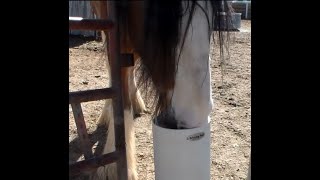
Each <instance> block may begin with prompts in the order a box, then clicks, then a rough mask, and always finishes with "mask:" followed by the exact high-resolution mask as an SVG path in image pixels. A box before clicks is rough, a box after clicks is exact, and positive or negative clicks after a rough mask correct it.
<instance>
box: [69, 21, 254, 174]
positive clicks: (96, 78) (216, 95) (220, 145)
mask: <svg viewBox="0 0 320 180" xmlns="http://www.w3.org/2000/svg"><path fill="white" fill-rule="evenodd" d="M241 27H242V28H241V31H240V32H234V33H232V34H231V42H232V44H231V45H230V60H228V61H227V64H226V66H225V69H224V75H223V81H222V76H221V68H220V66H219V63H218V59H217V58H219V56H218V55H219V54H218V49H213V44H211V58H212V59H213V62H211V71H212V74H211V75H212V77H211V78H212V87H213V89H212V90H213V99H214V109H213V110H212V113H211V119H212V122H211V137H212V141H211V179H214V180H217V179H219V180H241V179H245V178H246V174H247V170H248V164H249V157H250V147H251V21H247V20H242V24H241ZM107 74H108V73H107V70H106V66H105V63H104V61H103V59H102V43H101V42H99V41H95V40H94V39H93V38H81V37H70V38H69V91H70V92H71V91H79V90H87V89H96V88H104V87H108V85H107V83H108V82H109V77H108V75H107ZM145 101H146V104H147V107H148V101H147V100H146V99H145ZM81 105H82V110H83V114H84V118H85V121H86V126H87V130H88V133H89V137H90V140H91V143H92V144H93V150H95V151H96V152H98V151H101V149H100V150H99V149H96V148H97V141H98V140H99V141H103V134H104V133H105V130H104V129H101V128H97V126H96V124H97V120H98V117H99V115H100V113H101V110H102V108H103V105H104V101H102V100H101V101H93V102H87V103H82V104H81ZM150 120H151V119H150V114H145V115H143V116H141V117H138V118H136V119H135V128H136V129H135V131H136V132H135V137H136V149H137V153H136V157H137V162H138V174H139V179H144V180H153V179H154V165H153V144H152V131H151V121H150ZM69 124H70V125H69V149H70V150H69V162H70V163H72V162H75V161H79V160H82V159H83V155H82V154H81V150H80V144H79V139H78V137H77V129H76V126H75V122H74V118H73V113H72V109H71V106H69Z"/></svg>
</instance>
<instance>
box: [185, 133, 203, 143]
mask: <svg viewBox="0 0 320 180" xmlns="http://www.w3.org/2000/svg"><path fill="white" fill-rule="evenodd" d="M203 136H204V132H200V133H196V134H192V135H190V136H188V137H187V140H189V141H197V140H199V139H201V138H203Z"/></svg>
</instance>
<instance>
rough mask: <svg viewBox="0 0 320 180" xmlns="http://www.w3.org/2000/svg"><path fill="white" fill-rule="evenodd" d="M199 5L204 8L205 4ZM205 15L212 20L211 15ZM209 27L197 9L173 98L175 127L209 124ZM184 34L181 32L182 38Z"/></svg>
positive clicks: (184, 20)
mask: <svg viewBox="0 0 320 180" xmlns="http://www.w3.org/2000/svg"><path fill="white" fill-rule="evenodd" d="M199 4H201V6H202V7H204V5H203V4H204V2H199ZM209 9H210V8H208V11H210V10H209ZM208 13H209V14H208V15H209V17H211V14H210V13H211V12H208ZM187 19H188V16H185V17H184V18H183V22H182V23H183V24H182V30H184V29H185V28H186V23H187ZM208 28H209V27H208V23H207V20H206V18H205V14H204V12H203V11H202V10H201V9H200V8H199V7H196V9H195V13H194V16H193V18H192V21H191V24H190V27H189V29H188V33H187V35H186V39H185V43H184V47H183V50H182V52H181V57H180V61H179V64H178V66H179V68H178V72H177V75H176V81H175V87H174V90H173V96H172V108H173V110H174V113H175V119H176V120H177V125H178V128H195V127H200V126H201V125H203V124H205V123H208V121H209V118H208V116H209V114H210V112H211V110H212V107H213V100H212V97H211V84H210V68H209V52H210V48H209V46H210V37H209V36H210V34H208ZM182 32H184V31H182ZM183 34H184V33H181V36H183ZM181 39H182V38H181ZM180 43H181V42H180ZM179 46H181V45H180V44H179ZM178 53H179V51H178Z"/></svg>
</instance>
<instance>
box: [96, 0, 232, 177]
mask: <svg viewBox="0 0 320 180" xmlns="http://www.w3.org/2000/svg"><path fill="white" fill-rule="evenodd" d="M90 3H91V6H92V9H93V12H94V13H95V14H96V15H97V17H98V18H100V19H106V18H108V8H109V7H110V6H109V3H111V2H110V1H91V2H90ZM220 12H224V13H225V14H226V16H225V18H219V17H220V16H218V15H219V13H220ZM119 13H121V16H122V18H121V21H120V22H118V23H119V25H120V30H121V37H120V39H121V48H120V49H121V53H132V54H133V55H134V63H135V66H137V67H128V68H124V69H123V70H122V71H121V73H122V75H123V76H124V77H126V78H125V81H126V82H125V83H126V86H125V87H124V88H125V89H124V97H123V99H124V118H125V133H126V138H125V139H126V148H127V152H126V153H127V161H128V164H127V165H128V179H130V180H137V179H138V174H137V172H136V160H135V157H134V156H135V144H134V129H133V114H140V113H143V112H146V111H147V109H146V107H145V104H144V102H143V100H142V98H141V94H140V92H139V89H140V88H141V89H143V90H148V89H150V88H151V89H152V92H154V93H153V94H154V96H153V97H154V110H153V112H152V117H153V123H154V128H153V131H154V135H153V136H154V140H155V143H154V146H155V156H157V155H158V154H162V155H161V157H155V167H156V171H155V173H156V179H157V178H158V179H177V180H180V179H208V177H209V176H210V173H209V174H208V167H209V166H210V164H208V163H210V162H209V159H210V154H208V152H209V151H210V143H209V142H208V139H207V138H208V136H209V137H210V126H209V124H210V117H209V114H210V112H211V110H212V108H213V99H212V92H211V84H210V81H211V80H210V67H209V61H210V59H209V51H210V49H209V46H210V37H211V34H212V31H213V28H214V26H215V25H216V26H217V27H216V29H218V33H217V34H218V42H219V46H220V53H221V55H222V56H223V51H224V47H225V46H226V45H227V43H225V42H226V40H227V39H228V38H227V39H226V38H224V37H225V36H224V35H223V33H224V32H223V28H222V24H227V28H228V24H229V22H230V16H231V13H232V8H231V6H230V4H229V3H228V2H227V1H226V0H224V1H221V0H210V1H196V0H192V1H184V0H171V1H156V0H145V1H127V2H126V4H125V5H123V6H121V8H119ZM215 19H217V20H218V23H216V24H215V23H214V21H215ZM227 28H224V31H226V32H227V33H228V29H227ZM213 38H215V36H214V37H213ZM102 40H103V42H104V43H105V44H106V45H108V43H107V42H108V33H107V32H102ZM222 59H223V58H222ZM136 69H138V71H139V73H140V76H139V80H138V81H137V80H136V79H135V78H136V77H135V71H136ZM137 82H138V83H137ZM99 123H100V124H103V125H106V126H108V135H107V142H106V145H105V148H104V151H103V153H109V152H113V151H114V150H115V146H114V129H113V125H114V119H113V116H112V105H111V100H106V103H105V106H104V108H103V111H102V113H101V115H100V118H99ZM208 127H209V128H208ZM204 129H205V130H204ZM200 130H201V131H200ZM188 131H190V132H191V131H192V133H193V134H192V133H191V135H188V137H186V139H187V140H189V141H190V142H199V141H202V140H203V139H206V140H205V142H204V143H202V145H201V146H203V147H201V148H198V149H199V150H197V148H195V147H191V148H189V147H183V146H184V145H178V146H176V147H175V144H172V143H171V144H166V143H167V142H165V141H167V140H171V139H174V138H175V137H177V136H180V135H179V133H177V132H182V133H184V132H188ZM170 133H173V135H172V136H171V137H169V136H168V135H169V134H170ZM194 133H195V134H194ZM208 134H209V135H208ZM176 144H179V143H176ZM194 144H195V143H194ZM156 146H157V147H156ZM188 146H189V145H188ZM192 146H194V145H192ZM168 148H169V150H168ZM170 148H172V149H170ZM188 149H191V150H195V153H194V154H196V153H197V152H199V153H198V154H199V155H195V156H194V157H191V156H189V155H188V158H185V157H184V158H181V157H183V156H186V154H184V153H185V151H188ZM203 149H204V150H203ZM167 151H168V152H170V151H171V153H167V154H165V153H163V152H167ZM174 151H176V152H174ZM175 153H176V154H175ZM163 154H164V155H163ZM172 154H175V155H174V156H176V157H178V156H179V154H182V156H181V157H179V158H180V159H179V160H177V163H175V160H174V159H170V158H175V157H174V156H173V155H172ZM159 156H160V155H159ZM200 156H201V157H200ZM185 160H186V161H185ZM188 160H190V161H189V162H187V161H188ZM168 162H170V163H168ZM202 164H205V165H203V166H204V167H203V168H202V167H198V168H192V167H191V168H190V167H188V168H186V169H187V170H186V169H183V168H184V167H183V168H182V166H192V165H197V166H202ZM166 166H167V168H166ZM169 166H170V167H169ZM157 168H158V170H157ZM196 169H197V170H196ZM203 169H204V170H203ZM174 171H176V172H174ZM90 178H91V179H108V180H110V179H111V180H114V179H117V173H116V166H115V164H114V163H113V164H110V165H107V166H105V167H100V168H98V169H97V171H96V172H95V173H94V174H93V175H92V176H91V177H90Z"/></svg>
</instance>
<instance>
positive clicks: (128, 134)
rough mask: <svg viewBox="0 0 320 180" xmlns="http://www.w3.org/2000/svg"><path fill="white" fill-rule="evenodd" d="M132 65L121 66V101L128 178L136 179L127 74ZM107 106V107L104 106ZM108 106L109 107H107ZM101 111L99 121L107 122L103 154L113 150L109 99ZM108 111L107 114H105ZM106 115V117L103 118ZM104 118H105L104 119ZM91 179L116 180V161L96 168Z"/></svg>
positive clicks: (112, 127) (111, 116)
mask: <svg viewBox="0 0 320 180" xmlns="http://www.w3.org/2000/svg"><path fill="white" fill-rule="evenodd" d="M131 68H133V67H130V68H123V70H122V72H121V73H122V76H124V77H126V78H124V80H125V82H123V83H124V89H123V91H124V92H125V93H124V96H123V103H124V119H125V140H126V150H127V151H126V154H127V166H128V177H129V178H128V179H129V180H137V179H138V176H137V172H136V159H135V139H134V137H135V136H134V126H133V125H134V124H133V114H132V110H131V109H132V108H131V103H130V97H129V86H130V84H129V81H130V80H129V74H130V72H131V71H132V69H131ZM106 107H107V108H106ZM108 107H109V109H108ZM104 111H105V112H103V113H104V114H105V115H104V116H102V115H101V118H100V120H101V121H100V122H102V123H107V124H108V133H107V142H106V144H105V147H104V150H103V154H107V153H110V152H113V151H115V141H114V140H115V134H114V118H113V111H112V104H111V101H106V104H105V108H104ZM107 113H109V114H107ZM105 117H107V118H105ZM104 118H105V119H104ZM91 179H92V180H116V179H117V166H116V163H112V164H109V165H106V166H105V167H100V168H98V169H97V173H96V174H95V175H93V176H92V178H91Z"/></svg>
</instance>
